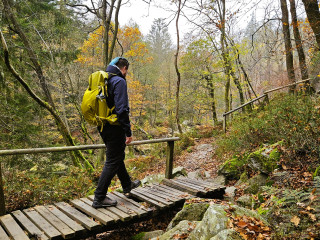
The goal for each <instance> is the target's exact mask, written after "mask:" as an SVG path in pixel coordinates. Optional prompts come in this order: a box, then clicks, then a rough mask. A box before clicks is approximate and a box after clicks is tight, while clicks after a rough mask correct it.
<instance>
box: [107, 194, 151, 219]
mask: <svg viewBox="0 0 320 240" xmlns="http://www.w3.org/2000/svg"><path fill="white" fill-rule="evenodd" d="M109 197H110V198H112V199H114V200H116V201H118V203H119V204H121V205H122V206H124V207H125V208H127V209H129V210H131V211H134V212H135V213H137V214H138V216H139V217H143V216H146V215H147V214H148V213H147V212H146V211H144V210H142V209H141V208H138V207H136V206H135V205H133V204H132V203H131V202H129V201H127V200H126V199H123V198H120V197H118V196H116V195H115V194H112V193H111V194H109Z"/></svg>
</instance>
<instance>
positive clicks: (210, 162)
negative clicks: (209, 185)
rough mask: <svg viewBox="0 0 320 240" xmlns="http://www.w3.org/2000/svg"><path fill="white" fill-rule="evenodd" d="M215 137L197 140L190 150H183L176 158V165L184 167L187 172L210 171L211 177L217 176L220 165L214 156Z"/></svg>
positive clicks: (203, 172)
mask: <svg viewBox="0 0 320 240" xmlns="http://www.w3.org/2000/svg"><path fill="white" fill-rule="evenodd" d="M214 142H215V140H214V138H204V139H198V140H196V141H195V145H194V146H192V147H191V148H189V151H190V152H188V151H185V152H183V153H182V154H181V155H180V156H178V157H177V159H176V160H175V165H176V166H182V167H184V168H185V169H186V170H187V172H194V171H200V172H201V173H202V174H203V175H204V174H205V172H208V173H209V174H210V176H211V177H214V176H217V170H218V166H219V164H220V163H219V162H218V160H217V159H216V158H215V157H214V153H215V147H214Z"/></svg>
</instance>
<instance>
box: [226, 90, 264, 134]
mask: <svg viewBox="0 0 320 240" xmlns="http://www.w3.org/2000/svg"><path fill="white" fill-rule="evenodd" d="M264 97H268V95H267V94H263V95H261V96H260V97H257V98H254V99H252V100H251V101H249V102H247V103H245V104H242V105H241V106H239V107H237V108H235V109H232V110H231V111H229V112H226V113H224V114H223V129H224V132H227V116H228V115H229V114H231V113H233V112H235V111H238V110H240V109H242V108H244V107H245V106H247V105H249V104H251V103H253V102H255V101H258V100H260V99H261V98H264Z"/></svg>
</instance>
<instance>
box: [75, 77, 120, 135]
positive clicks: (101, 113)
mask: <svg viewBox="0 0 320 240" xmlns="http://www.w3.org/2000/svg"><path fill="white" fill-rule="evenodd" d="M109 74H110V73H107V72H104V71H97V72H94V73H92V74H91V75H90V76H89V87H88V88H87V90H86V91H85V93H84V95H83V98H82V103H81V111H82V114H83V117H84V119H85V120H86V121H87V122H88V123H89V124H91V125H94V126H103V125H104V124H105V123H107V122H108V123H110V124H111V125H118V124H119V123H118V121H117V120H118V119H117V115H116V114H112V111H113V109H114V108H115V107H112V108H109V107H108V104H107V101H106V98H107V97H108V92H107V80H108V77H109ZM101 131H102V129H101Z"/></svg>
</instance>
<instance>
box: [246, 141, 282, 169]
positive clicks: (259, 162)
mask: <svg viewBox="0 0 320 240" xmlns="http://www.w3.org/2000/svg"><path fill="white" fill-rule="evenodd" d="M281 143H282V142H277V143H275V144H273V145H270V146H267V147H264V148H260V149H259V150H257V151H255V152H252V153H250V154H249V156H248V162H249V166H251V167H252V168H253V169H254V170H259V171H260V172H263V173H270V172H272V171H273V170H274V169H275V168H276V167H277V163H278V162H279V160H280V156H281V153H280V152H279V150H278V148H277V146H279V145H280V144H281Z"/></svg>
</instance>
